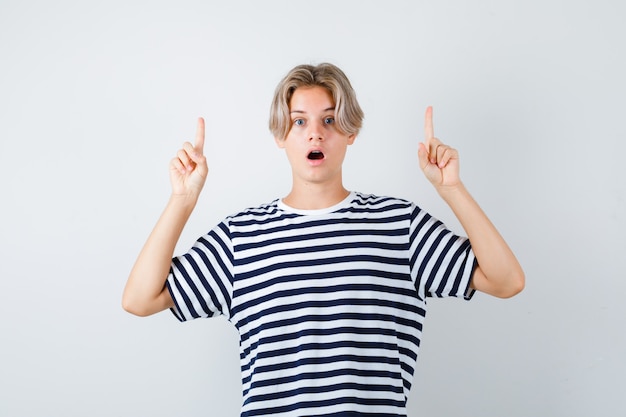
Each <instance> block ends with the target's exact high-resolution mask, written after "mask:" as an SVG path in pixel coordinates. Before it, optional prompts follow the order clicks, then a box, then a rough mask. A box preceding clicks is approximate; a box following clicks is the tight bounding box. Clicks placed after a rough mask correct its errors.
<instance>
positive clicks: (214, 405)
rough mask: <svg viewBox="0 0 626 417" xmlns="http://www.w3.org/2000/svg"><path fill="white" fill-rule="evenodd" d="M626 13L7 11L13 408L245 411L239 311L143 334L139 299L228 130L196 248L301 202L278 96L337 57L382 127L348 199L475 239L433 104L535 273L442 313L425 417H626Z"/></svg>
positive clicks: (612, 9)
mask: <svg viewBox="0 0 626 417" xmlns="http://www.w3.org/2000/svg"><path fill="white" fill-rule="evenodd" d="M625 12H626V6H625V3H624V2H622V1H620V0H614V1H610V0H573V1H557V0H542V1H538V0H527V1H513V0H504V1H496V0H475V1H461V0H456V1H454V0H448V1H445V0H444V1H385V2H383V1H376V2H375V1H316V2H303V1H265V2H261V1H228V2H227V1H219V2H211V1H200V0H198V1H176V2H175V1H171V2H165V1H143V2H133V1H106V2H105V1H102V2H88V1H74V2H69V1H58V2H46V1H17V0H16V1H7V0H0V59H1V63H0V181H1V188H0V195H1V197H0V198H1V204H0V214H1V215H0V256H1V262H0V338H1V343H0V350H1V354H0V415H1V416H7V417H20V416H42V417H56V416H58V417H72V416H76V417H78V416H81V417H82V416H86V415H88V416H91V417H97V416H151V417H159V416H172V415H175V416H235V415H238V411H239V407H240V399H241V393H240V376H239V364H238V339H237V335H236V332H235V330H234V329H233V328H232V327H231V326H230V324H229V323H228V322H227V321H226V320H223V319H214V320H197V321H195V322H193V323H186V324H179V323H178V322H177V321H176V320H175V319H174V317H173V316H172V315H171V314H170V313H168V312H164V313H161V314H158V315H155V316H152V317H150V318H143V319H141V318H137V317H134V316H131V315H129V314H127V313H125V312H124V311H123V310H122V308H121V294H122V290H123V287H124V284H125V281H126V278H127V275H128V272H129V271H130V268H131V266H132V264H133V262H134V260H135V257H136V256H137V254H138V252H139V250H140V248H141V246H142V245H143V243H144V241H145V239H146V237H147V236H148V234H149V232H150V230H151V229H152V226H153V225H154V223H155V222H156V220H157V218H158V216H159V214H160V212H161V210H162V209H163V207H164V206H165V203H166V201H167V198H168V196H169V192H170V188H169V180H168V163H169V160H170V158H172V157H173V156H174V154H175V152H176V150H177V149H178V148H179V147H180V146H181V144H182V142H183V141H185V140H189V139H193V135H194V132H195V122H196V118H197V117H198V116H203V117H205V118H206V121H207V129H206V133H207V144H206V147H205V150H206V155H207V157H208V162H209V168H210V173H209V179H208V181H207V183H206V186H205V189H204V193H203V195H202V198H201V200H200V202H199V204H198V207H197V209H196V211H195V213H194V215H193V217H192V219H191V220H190V221H189V223H188V227H187V229H186V230H185V232H184V235H183V237H182V238H181V241H180V242H179V245H178V249H177V252H181V251H185V250H187V248H188V247H189V246H190V245H191V244H192V243H193V241H194V240H195V239H196V238H197V237H198V236H199V235H201V234H203V233H204V232H206V231H207V230H208V229H209V228H211V227H213V225H214V224H216V223H217V222H218V221H220V220H221V219H222V218H223V217H224V216H226V215H228V214H231V213H233V212H235V211H238V210H240V209H242V208H244V207H248V206H253V205H257V204H260V203H264V202H268V201H270V200H273V199H275V198H277V197H282V196H284V195H285V194H286V193H287V192H288V191H289V187H290V170H289V166H288V163H287V160H286V158H285V156H284V155H283V152H282V151H281V150H279V149H278V148H277V147H276V146H275V144H274V142H273V138H272V137H271V135H270V133H269V131H268V129H267V118H268V110H269V104H270V100H271V97H272V93H273V90H274V88H275V86H276V84H277V82H278V81H279V80H280V79H281V78H282V77H283V76H284V74H285V73H286V72H287V71H288V70H289V69H290V68H292V67H293V66H294V65H296V64H300V63H319V62H323V61H330V62H333V63H335V64H337V65H339V66H340V67H341V68H342V69H344V71H345V72H346V73H347V74H348V76H349V77H350V79H351V81H352V83H353V86H354V87H355V89H356V91H357V95H358V97H359V100H360V102H361V105H362V107H363V108H364V111H365V114H366V119H365V125H364V128H363V130H362V132H361V134H360V136H359V137H358V139H357V141H356V143H355V144H354V145H353V146H352V147H351V148H350V149H349V151H348V156H347V160H346V162H345V168H344V179H345V185H346V186H347V188H349V189H352V190H358V191H362V192H367V193H376V194H385V195H394V196H398V197H403V198H408V199H411V200H413V201H415V202H417V203H418V204H419V205H420V206H422V207H423V208H425V209H427V210H428V211H430V212H431V213H432V214H434V215H435V216H436V217H438V218H440V219H441V220H443V221H444V222H446V223H447V224H448V226H450V227H451V228H453V229H455V230H457V231H458V232H460V233H462V230H460V229H459V225H458V222H457V221H456V220H455V218H454V216H453V215H452V213H451V212H450V210H449V209H448V208H447V206H445V204H444V203H443V202H442V201H441V200H440V199H439V198H438V196H437V195H436V193H435V191H434V190H433V189H432V187H431V186H430V185H429V184H428V183H427V181H426V180H425V179H424V178H423V175H422V173H421V171H420V170H419V167H418V164H417V144H418V141H420V140H422V137H423V114H424V110H425V108H426V106H428V105H433V106H434V109H435V133H436V134H437V136H438V137H440V138H441V139H442V140H443V141H445V142H446V143H449V144H451V145H452V146H454V147H456V148H457V149H459V152H460V155H461V175H462V179H463V180H464V182H465V183H466V185H467V187H468V188H469V190H470V191H471V192H472V194H473V195H474V197H475V198H476V199H477V200H478V202H479V203H480V204H481V206H482V207H483V208H484V210H485V211H486V212H487V214H488V215H489V216H490V218H491V219H492V221H493V222H494V223H495V224H496V226H497V227H498V228H499V230H500V231H501V233H502V234H503V235H504V236H505V238H506V239H507V241H508V242H509V244H510V246H511V247H512V248H513V249H514V251H515V252H516V254H517V255H518V257H519V259H520V261H521V263H522V264H523V267H524V269H525V272H526V274H527V286H526V289H525V291H524V292H523V293H522V294H520V295H519V296H517V297H515V298H513V299H510V300H498V299H494V298H490V297H489V296H486V295H482V294H478V295H477V296H476V297H475V299H474V300H473V301H471V302H470V303H465V302H462V301H458V300H433V301H431V302H430V310H429V313H428V317H427V320H426V325H425V331H424V338H423V343H422V350H421V353H420V357H419V359H418V363H419V366H418V369H417V371H416V378H415V383H414V387H413V390H412V396H411V397H410V398H409V409H410V415H411V416H430V417H434V416H451V415H454V416H482V417H490V416H492V417H500V416H509V417H516V416H563V417H566V416H567V417H576V416H581V417H583V416H585V417H587V416H590V415H595V416H601V415H620V414H622V415H623V414H625V413H626V405H624V401H623V391H624V387H625V386H626V384H625V378H624V375H625V374H626V361H625V360H624V352H625V351H626V336H625V332H624V327H625V324H626V323H625V317H626V306H625V303H624V302H623V297H624V294H625V293H626V273H625V272H624V266H623V265H624V262H623V256H624V252H625V249H626V244H625V243H624V234H625V232H626V222H625V191H626V186H625V183H626V170H625V168H624V165H625V164H624V162H623V160H624V154H625V152H624V150H625V146H624V141H625V139H626V123H625V122H624V120H625V119H624V118H625V116H624V115H625V114H626V100H625V97H626V82H625V76H624V74H626V64H625V63H626V61H625V58H624V51H625V50H626V44H625V43H626V42H625V40H626V26H625V25H624V15H625Z"/></svg>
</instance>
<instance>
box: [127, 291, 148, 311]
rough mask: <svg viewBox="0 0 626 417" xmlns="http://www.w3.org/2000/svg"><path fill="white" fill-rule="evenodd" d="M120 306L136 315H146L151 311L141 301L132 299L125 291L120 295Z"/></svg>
mask: <svg viewBox="0 0 626 417" xmlns="http://www.w3.org/2000/svg"><path fill="white" fill-rule="evenodd" d="M122 308H123V309H124V310H125V311H126V312H128V313H130V314H132V315H135V316H138V317H147V316H149V315H150V314H151V312H149V311H148V309H146V308H145V307H144V306H143V305H142V303H140V302H137V300H134V299H133V298H132V297H130V296H129V295H128V294H126V293H124V295H123V296H122Z"/></svg>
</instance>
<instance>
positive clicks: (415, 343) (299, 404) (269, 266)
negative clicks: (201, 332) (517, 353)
mask: <svg viewBox="0 0 626 417" xmlns="http://www.w3.org/2000/svg"><path fill="white" fill-rule="evenodd" d="M474 266H475V259H474V255H473V253H472V251H471V248H470V246H469V242H468V241H467V239H465V238H461V237H458V236H455V235H454V234H453V233H451V232H450V231H448V230H446V229H445V227H444V226H443V224H441V222H439V221H437V220H435V219H434V218H432V217H431V216H429V215H428V214H427V213H425V212H424V211H422V210H420V209H419V208H418V207H416V206H415V205H413V204H411V203H409V202H406V201H404V200H399V199H395V198H386V197H376V196H371V195H364V194H360V193H351V194H350V196H349V197H348V198H347V199H346V200H344V201H343V202H342V203H340V204H338V205H337V206H335V207H331V208H329V209H327V210H317V211H309V212H302V211H297V210H293V209H291V208H289V207H287V206H285V205H284V204H282V202H280V201H278V200H277V201H274V202H272V203H270V204H267V205H264V206H261V207H258V208H254V209H248V210H246V211H243V212H241V213H239V214H237V215H235V216H231V217H229V218H227V219H226V220H225V221H224V222H222V223H220V224H219V225H218V226H217V227H215V228H214V229H213V230H212V231H211V232H210V233H208V234H207V235H205V236H203V237H202V238H200V239H199V240H198V241H197V242H196V244H195V245H194V247H193V248H192V249H191V250H190V251H189V253H187V254H185V255H183V256H180V257H177V258H175V259H174V260H173V261H172V269H171V273H170V276H169V278H168V281H167V286H168V288H169V290H170V292H171V294H172V297H173V299H174V301H175V304H176V307H175V308H174V309H173V312H174V314H175V315H176V316H177V317H178V318H179V319H180V320H189V319H193V318H197V317H212V316H216V315H219V314H223V315H225V316H226V317H227V318H228V319H229V320H230V321H231V322H232V323H233V324H234V325H235V326H236V328H237V329H238V331H239V334H240V356H241V373H242V384H243V399H244V403H243V406H242V414H241V415H242V416H259V415H272V416H303V415H335V414H336V415H339V414H341V415H351V414H350V413H355V414H354V415H357V414H358V415H367V414H368V413H370V414H371V415H377V416H402V415H405V414H406V410H405V404H406V396H407V394H408V391H409V389H410V387H411V383H412V380H413V373H414V369H415V361H416V359H417V353H418V349H419V344H420V336H421V330H422V323H423V319H424V316H425V308H426V304H425V299H426V297H429V296H436V297H444V296H459V297H466V298H469V297H471V291H469V282H470V278H471V274H472V271H473V268H474Z"/></svg>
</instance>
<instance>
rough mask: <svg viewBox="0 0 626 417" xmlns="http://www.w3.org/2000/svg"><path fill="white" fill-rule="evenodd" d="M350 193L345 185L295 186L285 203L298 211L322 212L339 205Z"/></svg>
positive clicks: (284, 200)
mask: <svg viewBox="0 0 626 417" xmlns="http://www.w3.org/2000/svg"><path fill="white" fill-rule="evenodd" d="M348 194H350V192H349V191H348V190H346V189H345V188H344V187H343V185H341V184H339V185H334V186H323V185H317V184H303V185H301V186H296V185H295V184H294V186H293V187H292V189H291V192H290V193H289V194H288V195H287V196H286V197H285V198H283V203H285V204H287V205H288V206H290V207H293V208H295V209H298V210H320V209H325V208H328V207H332V206H334V205H336V204H339V203H340V202H341V201H342V200H343V199H345V198H346V197H347V196H348Z"/></svg>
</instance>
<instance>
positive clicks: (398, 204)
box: [352, 192, 416, 211]
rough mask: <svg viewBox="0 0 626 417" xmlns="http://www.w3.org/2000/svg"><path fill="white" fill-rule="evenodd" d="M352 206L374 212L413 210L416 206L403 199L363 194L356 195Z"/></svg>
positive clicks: (357, 193) (356, 193)
mask: <svg viewBox="0 0 626 417" xmlns="http://www.w3.org/2000/svg"><path fill="white" fill-rule="evenodd" d="M352 206H353V207H354V208H364V209H368V210H374V211H378V210H380V211H388V210H402V209H405V210H413V208H415V207H416V206H415V204H414V203H412V202H411V201H409V200H405V199H403V198H398V197H391V196H381V195H375V194H366V193H361V192H355V193H354V199H353V200H352Z"/></svg>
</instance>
